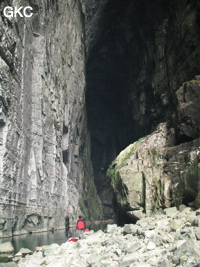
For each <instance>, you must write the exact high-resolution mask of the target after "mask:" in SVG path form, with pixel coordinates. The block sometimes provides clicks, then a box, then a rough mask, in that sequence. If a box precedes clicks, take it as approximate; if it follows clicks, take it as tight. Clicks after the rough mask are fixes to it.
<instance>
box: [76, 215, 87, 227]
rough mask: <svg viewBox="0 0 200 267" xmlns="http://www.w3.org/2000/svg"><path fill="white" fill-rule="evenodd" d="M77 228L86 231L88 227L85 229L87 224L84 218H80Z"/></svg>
mask: <svg viewBox="0 0 200 267" xmlns="http://www.w3.org/2000/svg"><path fill="white" fill-rule="evenodd" d="M76 228H77V229H79V230H84V229H85V228H86V227H85V222H84V220H83V218H82V216H79V219H78V221H77V223H76Z"/></svg>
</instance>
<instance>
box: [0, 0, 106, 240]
mask: <svg viewBox="0 0 200 267" xmlns="http://www.w3.org/2000/svg"><path fill="white" fill-rule="evenodd" d="M29 4H30V5H31V6H32V7H33V8H34V15H33V16H32V17H31V18H20V17H17V18H9V19H8V18H5V17H4V16H3V15H2V16H1V18H0V36H1V40H0V41H1V44H0V45H1V46H0V56H1V57H0V235H1V236H8V235H11V234H18V233H23V232H30V231H41V230H47V229H51V228H61V227H64V225H65V217H67V216H69V217H70V222H71V223H73V220H74V219H76V218H77V215H78V214H79V212H81V211H82V212H83V214H84V216H85V217H86V218H100V217H101V210H100V208H99V200H98V198H97V196H96V191H95V188H94V185H93V181H92V178H91V177H92V169H91V165H90V160H88V159H90V149H89V145H90V143H89V139H88V135H87V131H86V127H87V125H86V117H85V99H84V90H85V74H84V67H85V47H84V38H85V37H84V23H83V22H84V18H83V13H82V12H83V11H82V7H84V3H82V4H81V3H80V2H79V1H76V2H75V1H48V0H46V1H31V2H30V3H29ZM6 5H8V3H6V1H5V2H4V3H1V4H0V8H1V10H2V9H3V8H4V7H5V6H6ZM9 5H11V6H22V5H27V2H26V1H10V2H9ZM1 14H2V12H1ZM80 209H81V211H80Z"/></svg>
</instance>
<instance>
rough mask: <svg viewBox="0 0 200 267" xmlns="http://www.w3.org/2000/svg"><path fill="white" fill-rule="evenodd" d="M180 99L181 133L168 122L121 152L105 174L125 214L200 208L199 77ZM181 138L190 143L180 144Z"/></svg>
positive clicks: (183, 89) (185, 86) (185, 87)
mask: <svg viewBox="0 0 200 267" xmlns="http://www.w3.org/2000/svg"><path fill="white" fill-rule="evenodd" d="M176 96H177V108H176V110H175V113H174V114H173V118H174V125H176V131H177V133H175V129H174V128H172V127H170V123H169V124H167V123H161V124H159V126H158V128H157V129H156V131H154V132H153V133H151V134H150V135H148V136H146V137H144V138H141V139H140V140H139V141H137V142H135V143H133V144H131V145H129V146H128V147H127V148H126V149H125V150H123V151H122V152H121V153H120V154H119V156H118V157H117V158H116V159H115V160H114V161H113V163H112V165H111V166H110V168H109V169H108V171H107V175H108V176H109V177H110V178H111V183H112V186H113V188H114V191H115V193H116V196H117V202H118V204H119V206H120V207H121V209H122V210H124V212H126V211H128V210H131V211H133V212H132V213H133V214H134V210H140V209H142V210H143V211H144V212H145V213H147V214H152V213H153V212H155V211H156V210H158V209H161V208H164V207H170V206H178V205H180V204H182V203H184V204H186V205H190V206H193V207H196V208H198V207H199V205H200V188H199V185H200V175H199V173H200V166H199V162H200V138H199V132H200V118H199V114H200V106H199V101H200V77H199V76H197V77H195V79H194V80H192V81H189V82H187V83H184V84H183V86H181V87H180V89H179V90H177V92H176ZM177 136H178V137H179V138H181V137H182V136H184V138H185V139H186V138H187V139H188V140H191V141H188V142H184V143H181V144H178V145H176V138H177Z"/></svg>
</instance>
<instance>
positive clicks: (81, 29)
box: [0, 0, 200, 236]
mask: <svg viewBox="0 0 200 267" xmlns="http://www.w3.org/2000/svg"><path fill="white" fill-rule="evenodd" d="M3 2H4V3H2V1H1V3H0V8H1V10H2V9H3V8H4V7H5V5H7V3H5V2H7V1H3ZM29 2H30V5H31V6H32V7H33V9H34V10H33V13H34V15H33V16H32V17H31V18H21V17H19V16H18V17H17V18H6V17H5V16H3V13H2V12H1V17H0V42H1V44H0V56H1V57H0V67H1V68H0V235H2V236H7V235H12V234H16V233H24V232H30V231H35V230H47V229H50V228H52V227H54V228H60V227H64V224H65V217H66V216H69V217H70V218H71V219H72V221H73V220H74V218H75V217H76V216H77V214H78V213H79V212H80V211H81V212H82V213H83V214H84V215H85V217H87V218H88V219H100V218H102V216H103V217H104V218H108V219H109V218H113V217H114V216H113V214H114V209H113V206H114V207H117V208H116V210H117V209H118V208H119V207H120V209H121V210H122V211H123V212H124V211H127V210H129V209H135V208H137V209H138V208H139V207H142V208H143V209H144V210H145V211H147V212H149V211H151V210H152V209H154V208H156V209H157V208H159V207H165V206H169V205H172V204H175V205H176V203H177V205H178V204H180V203H182V202H183V203H185V204H189V203H192V204H191V205H195V206H198V205H199V189H198V190H197V186H196V184H197V183H198V186H199V169H198V168H199V167H198V164H199V163H198V157H199V152H198V146H199V143H198V142H199V141H198V138H199V116H198V113H199V105H198V103H199V77H198V76H197V75H199V74H200V65H199V61H200V54H199V51H200V39H199V21H200V17H199V14H200V4H199V2H198V1H196V2H191V1H187V0H183V1H182V2H181V3H179V2H177V1H171V0H170V1H168V0H158V1H156V2H155V1H154V2H150V1H146V0H141V1H137V0H128V1H121V0H103V1H97V0H88V1H85V0H78V1H72V0H69V1H53V0H44V1H42V2H41V1H39V0H37V1H32V0H30V1H29ZM9 4H10V5H11V6H15V5H16V6H20V5H21V6H22V5H24V1H22V0H18V1H14V0H13V1H9ZM195 76H196V78H195V80H194V81H192V79H193V78H194V77H195ZM187 81H190V82H187ZM184 82H186V83H185V84H183V83H184ZM182 84H183V86H182V87H181V85H182ZM179 88H180V89H179ZM160 123H162V124H160ZM87 125H88V126H87ZM158 125H160V126H159V128H158ZM156 129H157V130H156ZM147 135H148V136H147ZM144 136H147V137H146V139H143V140H142V141H140V142H139V143H137V145H135V144H134V145H131V147H129V148H128V150H129V149H130V148H131V151H129V152H128V156H127V155H126V156H125V158H123V159H122V162H121V163H119V162H118V163H116V168H117V170H115V171H116V173H118V174H117V175H118V176H117V179H118V180H117V181H118V182H119V184H116V183H115V182H114V181H113V180H112V181H111V182H112V184H113V188H112V187H111V184H110V180H108V178H107V176H106V169H107V168H108V166H109V165H110V163H111V162H112V161H113V159H114V158H116V156H117V155H118V154H119V153H120V151H122V150H124V148H125V147H127V146H128V145H130V144H132V143H134V142H135V141H137V140H138V139H139V138H141V137H144ZM148 141H150V143H149V144H148ZM154 141H155V143H154ZM135 146H136V147H135ZM132 148H133V149H132ZM90 151H91V152H90ZM123 153H124V152H122V154H123ZM125 154H126V152H125ZM129 156H130V157H129ZM119 157H120V156H119ZM118 159H119V158H118ZM119 161H120V160H119ZM124 163H126V164H127V165H126V166H124ZM117 164H119V165H117ZM119 167H120V168H119ZM129 167H130V170H131V171H130V172H133V173H134V175H133V176H132V175H131V179H127V177H126V178H125V179H124V178H123V175H124V171H125V168H127V169H128V168H129ZM113 168H114V166H113ZM115 171H114V172H115ZM128 172H129V170H128ZM125 174H126V173H125ZM128 175H129V174H128ZM119 176H120V179H121V180H119ZM134 176H135V177H137V179H136V180H137V181H138V187H139V188H136V189H135V188H134V189H132V184H131V187H130V189H131V190H130V189H129V185H128V183H132V179H133V177H134ZM94 182H95V183H94ZM145 183H146V184H145ZM122 185H123V190H124V188H125V191H124V192H122V191H121V190H122V187H121V186H122ZM130 191H131V192H132V193H133V195H131V194H130ZM123 194H124V195H123ZM122 196H123V198H122ZM147 197H148V199H149V200H147ZM100 198H101V200H100ZM113 199H114V201H115V202H114V203H115V205H113ZM102 213H104V214H102Z"/></svg>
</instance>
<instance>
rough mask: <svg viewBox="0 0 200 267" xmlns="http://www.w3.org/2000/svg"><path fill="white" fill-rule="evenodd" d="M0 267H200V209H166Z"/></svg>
mask: <svg viewBox="0 0 200 267" xmlns="http://www.w3.org/2000/svg"><path fill="white" fill-rule="evenodd" d="M14 260H18V261H17V262H13V263H9V265H7V264H6V265H4V264H3V265H1V264H0V266H12V267H14V266H19V267H37V266H43V267H45V266H48V267H68V266H70V267H75V266H76V267H86V266H87V267H89V266H92V267H103V266H105V267H107V266H113V267H116V266H119V267H126V266H127V267H134V266H137V267H140V266H142V267H150V266H158V267H167V266H185V267H197V266H200V209H198V210H196V211H192V210H191V208H189V207H186V206H184V205H181V206H180V207H179V210H177V209H176V208H175V207H172V208H167V209H165V210H164V211H162V212H160V213H159V214H156V215H153V216H151V217H143V218H142V219H140V220H138V221H137V223H136V224H127V225H124V227H118V226H117V225H115V224H113V225H108V226H107V229H106V230H105V232H103V231H101V230H100V231H98V232H93V231H90V232H89V233H85V234H84V238H83V239H80V240H78V241H77V242H69V241H68V242H66V243H64V244H62V245H60V246H59V245H58V244H52V245H50V246H43V247H39V248H37V251H35V252H34V253H33V254H32V255H26V256H25V257H24V258H22V257H19V258H18V259H17V258H16V257H15V258H14Z"/></svg>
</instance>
